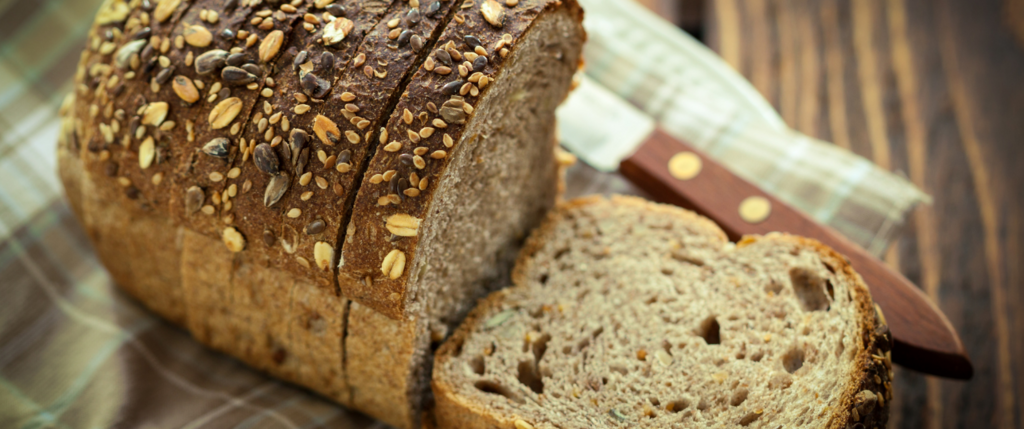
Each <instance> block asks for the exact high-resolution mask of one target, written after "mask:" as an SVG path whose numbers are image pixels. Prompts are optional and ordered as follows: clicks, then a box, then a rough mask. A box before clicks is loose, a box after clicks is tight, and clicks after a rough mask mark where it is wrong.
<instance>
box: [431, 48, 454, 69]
mask: <svg viewBox="0 0 1024 430" xmlns="http://www.w3.org/2000/svg"><path fill="white" fill-rule="evenodd" d="M434 58H437V61H440V62H441V64H444V65H445V66H448V67H451V66H452V56H451V55H448V51H445V50H444V49H438V50H437V51H434Z"/></svg>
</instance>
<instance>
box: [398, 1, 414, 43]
mask: <svg viewBox="0 0 1024 430" xmlns="http://www.w3.org/2000/svg"><path fill="white" fill-rule="evenodd" d="M414 10H415V9H414ZM411 38H412V30H404V31H402V33H401V34H399V35H398V40H397V41H396V42H397V43H398V47H402V46H405V44H406V43H409V39H411Z"/></svg>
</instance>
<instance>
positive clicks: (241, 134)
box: [58, 0, 582, 427]
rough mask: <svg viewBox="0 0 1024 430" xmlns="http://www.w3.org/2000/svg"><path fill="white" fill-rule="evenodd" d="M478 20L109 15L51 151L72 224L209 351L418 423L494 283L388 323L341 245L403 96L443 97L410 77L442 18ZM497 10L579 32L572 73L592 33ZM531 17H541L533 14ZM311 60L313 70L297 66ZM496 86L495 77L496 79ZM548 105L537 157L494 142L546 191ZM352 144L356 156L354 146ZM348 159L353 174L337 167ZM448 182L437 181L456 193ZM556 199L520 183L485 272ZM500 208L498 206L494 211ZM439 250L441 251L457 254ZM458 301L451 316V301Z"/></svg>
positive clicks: (527, 55)
mask: <svg viewBox="0 0 1024 430" xmlns="http://www.w3.org/2000/svg"><path fill="white" fill-rule="evenodd" d="M469 4H471V3H470V2H466V3H461V2H458V1H455V0H447V1H436V2H423V3H420V2H419V1H417V0H394V1H385V0H359V1H356V0H350V1H342V0H338V1H329V0H308V1H303V0H294V1H275V0H194V1H188V0H112V1H110V2H108V3H106V4H105V5H104V9H103V10H101V11H100V13H99V14H98V18H97V23H96V25H95V26H94V28H93V29H92V30H91V31H90V35H89V42H88V44H87V48H86V50H85V51H84V52H83V54H82V58H81V61H80V65H79V69H78V72H77V75H76V91H75V94H74V95H73V96H72V97H70V98H69V99H68V100H67V103H65V107H64V109H62V114H63V115H64V122H63V133H62V135H61V138H60V146H59V148H58V152H59V160H60V166H61V169H60V171H61V179H62V181H63V183H64V185H65V189H66V191H67V194H68V197H69V201H70V203H71V206H72V209H73V210H74V211H75V213H76V214H77V215H78V217H79V219H80V220H81V221H82V224H83V226H84V227H85V229H86V231H87V233H88V234H89V236H90V238H91V239H92V241H93V243H94V245H95V247H96V250H97V254H98V255H99V257H100V259H101V260H102V261H103V263H104V265H106V266H107V268H108V269H109V270H110V272H111V275H112V276H113V278H114V280H115V281H116V282H117V283H118V285H119V286H121V288H123V289H124V290H125V291H127V292H128V293H129V294H131V295H133V296H134V297H136V298H138V299H139V300H140V301H141V302H143V303H144V304H145V305H147V306H148V307H150V308H151V309H153V310H154V311H155V312H157V313H159V314H160V315H162V316H164V317H166V318H167V319H169V320H170V321H173V322H175V323H177V324H181V325H183V326H185V327H186V328H188V329H189V330H190V331H191V332H192V333H193V335H194V336H195V337H196V338H197V339H198V340H200V341H201V342H203V343H206V344H208V345H210V346H211V347H213V348H216V349H218V350H221V351H224V352H226V353H228V354H231V355H233V356H235V357H238V358H239V359H241V360H243V361H245V362H246V363H248V364H249V365H251V366H253V367H255V368H258V369H260V370H263V371H265V372H267V373H270V374H272V375H275V376H277V377H280V378H282V379H285V380H289V381H292V382H295V383H297V384H300V385H303V386H306V387H309V388H311V389H313V390H316V391H317V392H320V393H322V394H323V395H325V396H327V397H329V398H331V399H333V400H335V401H337V402H339V403H341V404H345V405H349V406H352V407H354V408H356V409H359V410H362V411H364V412H367V413H369V414H371V415H373V416H376V417H378V418H380V419H382V420H384V421H386V422H388V423H390V424H392V425H396V426H402V427H405V426H415V425H418V423H419V421H420V418H421V416H422V414H423V407H424V405H426V404H428V403H429V390H428V378H429V375H430V363H431V361H432V360H431V348H430V345H431V342H435V341H439V340H440V337H443V336H444V334H445V333H447V332H448V328H449V326H451V325H453V324H455V323H456V322H457V320H458V317H459V316H460V315H461V314H463V313H465V312H466V310H467V309H468V307H469V306H470V305H471V304H472V302H473V300H475V298H476V296H477V295H479V294H482V293H483V292H484V289H483V287H482V285H484V284H485V283H486V282H487V281H488V279H487V278H488V277H490V276H489V275H490V274H493V269H487V270H488V271H491V272H489V273H475V274H472V276H471V277H472V279H462V280H460V284H459V287H458V288H459V289H461V291H463V292H462V293H460V295H456V296H451V297H448V298H447V299H443V298H441V297H442V295H440V294H434V293H430V294H423V295H421V296H420V298H419V299H418V300H411V301H412V302H414V303H415V304H416V306H417V309H418V310H419V311H418V312H416V313H405V314H401V315H400V314H396V313H394V312H390V313H387V314H382V313H379V312H378V311H377V310H375V308H379V306H375V304H374V303H373V302H372V301H366V303H367V306H363V305H360V304H356V303H353V302H351V301H349V299H348V298H347V297H346V295H345V294H342V293H341V289H340V288H339V285H338V283H337V275H338V273H339V272H337V271H336V270H338V269H337V267H338V263H339V262H340V259H341V255H342V241H343V240H344V239H345V237H346V235H347V234H348V232H349V230H350V229H351V228H353V226H357V225H359V224H360V218H353V221H352V222H349V218H351V214H352V208H353V205H354V204H355V199H356V196H357V194H358V193H359V188H360V185H361V184H362V179H363V173H364V171H366V169H367V168H368V167H367V166H368V165H370V164H371V162H370V160H371V159H372V158H374V157H375V154H376V152H377V147H378V142H379V134H380V133H381V130H382V129H383V128H384V127H385V125H386V124H387V122H388V121H389V119H390V118H392V111H393V110H394V107H395V105H396V104H398V103H400V102H401V97H402V96H403V95H405V94H408V93H410V92H411V93H416V91H413V90H412V88H414V87H415V86H416V85H424V84H426V83H428V82H430V81H429V80H423V79H420V78H416V77H415V76H414V73H415V72H416V71H417V70H420V67H421V65H422V63H423V62H424V59H425V58H426V55H427V54H428V53H429V52H431V47H432V46H433V45H434V44H435V43H436V40H437V38H438V37H439V36H440V35H441V34H442V32H443V31H446V30H445V29H446V28H448V25H449V24H450V23H449V21H453V22H454V20H458V21H461V22H465V23H466V25H480V22H482V21H481V20H482V19H484V18H482V16H481V15H480V13H479V11H478V9H472V10H470V7H468V6H467V5H469ZM339 6H343V7H344V11H342V9H341V8H340V7H339ZM498 6H500V7H501V8H502V10H503V11H504V13H506V14H507V17H508V19H509V21H508V22H522V20H523V19H536V20H538V21H540V20H541V19H540V18H541V17H542V16H550V15H556V14H557V15H560V16H561V18H559V19H560V20H562V21H566V20H574V22H573V23H572V28H571V30H572V34H567V36H570V42H568V44H567V45H566V46H567V47H566V49H568V50H570V51H572V52H568V53H567V55H568V56H569V57H571V58H578V55H579V52H578V51H579V47H580V46H579V44H580V43H582V28H581V27H580V25H579V22H578V20H579V19H580V13H579V9H578V7H577V6H576V5H575V3H573V2H571V1H570V2H567V3H564V4H563V3H558V2H550V4H547V5H546V3H542V2H536V1H535V2H532V3H531V2H522V3H521V6H520V7H519V8H517V7H516V6H515V2H514V1H513V2H507V3H502V4H498ZM413 10H415V11H417V12H412V11H413ZM538 10H543V11H544V12H545V13H544V14H542V16H538V15H537V14H536V12H537V11H538ZM456 12H460V14H461V16H459V17H456ZM417 15H418V16H417ZM470 15H472V16H470ZM520 15H521V16H522V17H525V18H519V16H520ZM343 19H345V20H349V21H350V22H351V29H349V27H348V23H347V22H346V21H343ZM396 19H397V21H396ZM332 20H333V21H332ZM328 27H330V28H328ZM396 29H397V30H398V31H397V33H396V32H395V30H396ZM405 30H409V33H407V34H406V35H403V33H404V32H405ZM339 32H340V33H339ZM506 32H508V33H509V37H511V38H512V39H513V40H516V41H518V40H520V39H522V40H537V39H539V38H544V37H551V35H550V34H540V33H541V32H537V31H532V30H531V28H530V27H529V26H527V25H518V26H509V27H508V28H507V29H506ZM341 33H343V34H344V37H341V36H340V35H339V34H341ZM413 36H416V37H413ZM513 45H514V43H513ZM524 46H537V44H536V43H533V44H532V45H531V44H524ZM417 47H418V48H417ZM414 48H415V49H414ZM216 50H221V51H224V52H223V53H220V52H219V51H216ZM302 52H305V57H306V58H305V59H304V60H305V61H296V58H297V57H299V56H300V55H302ZM509 52H511V55H510V56H509V60H508V61H509V64H510V65H513V64H516V63H522V64H533V63H536V62H537V61H540V60H538V58H539V57H542V56H544V55H546V54H545V53H543V52H542V51H529V50H521V51H516V50H515V49H512V50H511V51H509ZM325 53H330V55H325ZM360 54H363V55H362V56H361V55H360ZM364 56H365V58H363V57H364ZM332 57H333V58H332ZM514 58H518V59H517V60H514V61H513V59H514ZM573 61H575V60H573ZM329 63H333V67H332V65H331V64H329ZM357 63H358V64H359V65H358V66H357ZM367 66H369V67H371V69H366V67H367ZM510 67H512V66H509V67H506V68H510ZM490 70H491V73H493V76H492V77H494V76H502V75H501V73H502V71H501V70H500V69H497V68H494V69H490ZM574 71H575V63H573V64H572V65H571V68H569V67H566V68H564V69H559V70H557V71H554V72H551V73H548V72H545V74H543V76H545V77H546V78H547V79H548V80H550V82H547V81H545V86H544V87H542V88H538V89H537V91H538V93H540V94H542V95H543V98H545V99H546V100H556V101H557V100H561V99H562V98H563V97H564V96H565V92H566V91H567V90H568V82H569V78H570V76H571V74H572V73H573V72H574ZM385 72H386V73H385ZM508 79H509V80H512V79H513V78H511V77H510V78H508ZM324 82H327V83H328V84H329V86H328V87H327V88H326V90H325V89H324V88H323V83H324ZM516 82H517V83H519V84H521V82H520V81H516ZM500 84H501V82H500V80H499V81H498V82H495V83H492V86H494V88H500ZM506 86H507V85H506ZM481 97H482V98H485V97H486V92H485V93H483V94H481ZM555 103H557V102H555ZM485 104H486V103H485ZM302 105H305V106H308V109H307V108H306V107H305V106H302ZM495 106H496V107H497V105H495ZM553 106H554V103H547V104H544V105H543V106H542V107H543V109H545V110H546V112H539V113H538V115H540V116H542V117H543V118H542V121H540V122H539V123H538V124H539V125H538V126H537V127H535V128H527V129H525V130H527V131H528V133H527V134H526V135H525V136H526V137H527V138H528V139H532V140H528V141H524V140H523V139H519V140H516V139H504V138H503V139H495V140H494V141H493V142H491V143H490V145H491V146H489V148H491V149H497V150H498V151H499V152H502V153H505V154H509V153H511V152H512V151H513V149H512V148H507V147H505V146H508V145H518V144H522V145H525V148H526V150H525V151H524V152H523V156H522V157H520V158H518V159H512V160H511V163H512V164H513V165H511V166H509V168H508V169H507V170H508V171H509V172H522V171H524V169H525V167H524V166H529V165H531V164H533V165H537V166H540V167H541V168H542V172H543V173H542V174H541V175H539V176H541V177H545V178H554V177H555V176H556V173H555V172H556V168H555V164H554V162H553V159H554V158H553V155H552V152H551V147H552V143H551V142H553V126H552V121H553V115H552V114H551V112H550V109H553ZM485 111H486V112H487V113H484V112H485ZM500 116H501V112H500V111H498V110H497V108H492V109H490V110H486V109H481V111H479V112H477V113H476V114H475V115H473V116H470V117H469V126H472V125H473V124H474V123H479V124H481V125H480V126H478V127H482V126H483V124H488V123H490V122H492V121H493V120H494V119H495V118H498V117H500ZM318 118H319V120H318ZM324 119H327V120H329V121H330V123H333V124H334V125H335V126H336V127H337V131H336V133H337V136H333V133H332V135H331V136H328V135H327V134H325V133H323V132H324V131H325V130H330V131H334V129H333V127H325V124H328V122H324ZM296 130H303V131H305V133H306V135H307V137H308V139H306V140H305V145H304V146H303V148H305V149H306V150H307V155H306V157H307V162H306V163H305V164H302V165H301V167H300V166H299V164H300V163H299V158H301V157H299V155H301V150H299V151H292V148H296V147H297V146H295V145H296V143H295V141H294V139H293V138H292V136H293V132H295V131H296ZM318 131H319V132H321V133H318ZM353 134H357V135H358V136H357V137H358V139H352V140H351V141H350V140H349V138H350V136H352V135H353ZM321 137H324V138H321ZM336 138H337V139H338V141H335V140H336ZM262 143H266V144H267V145H266V146H260V144H262ZM257 147H259V148H257ZM481 147H483V146H481ZM520 149H521V148H520ZM320 151H323V156H324V157H323V161H321V159H320V157H319V154H320ZM346 151H348V152H347V154H343V153H344V152H346ZM332 156H334V158H331V157H332ZM345 157H348V159H349V162H348V163H347V164H348V166H343V167H342V168H340V169H339V168H338V166H339V165H341V164H344V163H339V162H338V160H343V159H344V158H345ZM454 159H455V160H460V161H456V162H454V163H455V164H466V163H471V162H472V161H473V159H472V158H470V157H468V156H462V157H454ZM274 160H276V161H277V163H276V167H277V169H275V168H274V164H275V163H274ZM497 160H498V159H495V161H497ZM506 162H507V161H506ZM489 169H491V170H490V171H492V172H493V171H494V170H493V169H494V167H489ZM451 171H452V172H453V173H454V172H458V171H459V169H458V168H453V169H451ZM482 171H488V170H486V169H484V170H482ZM306 173H310V175H309V177H308V178H307V179H308V182H306V181H307V179H304V178H303V175H304V174H306ZM285 174H286V175H287V178H286V179H284V178H282V176H283V175H285ZM435 174H436V175H437V177H438V178H440V182H444V181H445V180H449V181H454V182H458V181H460V180H462V179H459V178H453V179H446V178H448V177H449V176H455V175H454V174H447V173H443V172H440V171H438V172H435ZM516 174H517V175H521V173H516ZM275 177H277V178H278V180H277V183H276V184H275V186H276V187H279V188H278V189H281V190H282V192H281V193H280V194H279V195H275V196H274V197H276V198H275V199H272V200H276V202H274V204H269V203H270V202H269V201H268V200H267V199H266V196H267V194H268V193H267V187H268V186H270V185H271V179H272V178H275ZM471 177H472V176H466V177H465V179H469V178H471ZM282 184H286V186H285V185H282ZM554 184H555V182H551V181H549V182H548V183H546V184H544V185H545V186H543V187H541V186H540V184H539V183H538V182H532V183H524V184H523V186H522V187H521V190H520V191H519V196H518V197H517V198H518V199H521V200H524V201H530V202H533V204H532V206H529V207H525V206H524V207H517V206H509V207H508V208H503V210H505V211H509V210H511V212H512V215H510V216H509V217H508V218H502V219H511V220H514V221H515V222H514V223H512V224H510V225H497V226H496V227H494V230H495V231H497V232H498V233H500V234H498V235H497V240H496V241H495V244H494V245H492V246H490V247H488V248H487V249H486V251H487V252H492V253H493V254H494V255H488V256H485V257H486V260H487V261H488V262H495V263H497V264H499V265H500V262H501V261H503V260H508V258H504V257H500V256H498V254H500V252H499V251H498V248H500V247H504V246H506V245H512V246H514V245H515V243H516V237H517V236H518V237H521V236H523V235H525V232H526V230H527V229H528V228H529V227H530V226H531V223H533V222H536V221H538V220H539V215H540V213H542V212H543V210H545V209H546V208H547V207H549V206H550V205H551V204H552V203H553V200H554V198H555V194H556V191H555V188H556V187H555V186H554ZM271 194H273V193H271ZM434 194H436V195H437V196H440V197H435V198H443V199H448V200H456V199H457V195H458V194H459V193H457V192H455V190H452V189H451V187H450V186H449V188H448V190H447V191H443V192H438V191H435V192H434ZM425 205H426V204H425ZM497 208H498V205H497V204H496V203H491V204H489V205H488V206H486V207H485V208H483V210H484V211H492V212H493V211H496V210H497ZM458 213H459V212H457V211H456V212H453V214H458ZM483 213H484V212H481V213H478V214H476V215H475V216H476V217H477V218H480V217H481V216H483V215H481V214H483ZM359 216H362V215H359ZM319 221H322V224H321V223H319ZM370 224H375V223H373V222H368V225H370ZM345 226H347V227H348V228H342V227H345ZM268 232H269V234H268ZM428 243H432V244H433V245H431V247H432V248H433V249H436V248H438V247H440V248H443V247H445V246H448V247H452V246H453V245H451V244H448V242H444V241H435V242H428ZM367 245H368V246H376V245H375V244H371V243H369V242H367ZM504 255H506V256H507V255H513V254H511V253H509V252H507V251H506V252H505V253H504ZM453 267H455V268H459V267H460V266H458V265H455V266H453ZM460 270H461V269H460ZM452 299H456V300H458V301H457V302H455V303H450V302H449V303H441V301H442V300H449V301H450V300H452ZM434 302H438V303H441V304H440V305H437V306H435V305H434ZM382 309H385V310H388V309H389V308H382ZM395 318H398V319H395Z"/></svg>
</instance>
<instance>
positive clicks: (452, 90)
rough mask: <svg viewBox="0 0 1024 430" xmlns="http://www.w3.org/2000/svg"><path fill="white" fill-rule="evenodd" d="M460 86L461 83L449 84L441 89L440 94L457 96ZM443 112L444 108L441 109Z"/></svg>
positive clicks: (453, 82)
mask: <svg viewBox="0 0 1024 430" xmlns="http://www.w3.org/2000/svg"><path fill="white" fill-rule="evenodd" d="M462 84H464V82H462V81H452V82H449V83H447V84H445V85H444V86H443V87H441V92H442V93H444V94H457V93H458V92H459V88H462ZM443 110H444V108H442V111H443ZM446 119H447V118H446Z"/></svg>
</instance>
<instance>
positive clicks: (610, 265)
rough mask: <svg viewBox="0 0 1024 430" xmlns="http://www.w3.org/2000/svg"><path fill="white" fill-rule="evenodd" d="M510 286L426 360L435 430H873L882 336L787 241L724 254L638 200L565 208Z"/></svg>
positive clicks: (836, 283) (869, 310)
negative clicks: (856, 429)
mask: <svg viewBox="0 0 1024 430" xmlns="http://www.w3.org/2000/svg"><path fill="white" fill-rule="evenodd" d="M513 282H514V284H515V285H514V286H513V287H512V288H509V289H506V290H502V291H498V292H495V293H492V294H491V295H490V296H489V297H488V298H487V299H485V300H483V301H481V303H480V305H479V306H478V307H477V308H476V309H475V310H474V311H473V312H472V313H471V314H470V316H469V317H468V318H467V319H466V321H465V322H464V323H463V324H462V325H461V326H460V327H459V329H458V330H457V331H456V332H455V333H454V334H453V335H452V336H451V338H449V339H448V340H447V341H446V342H445V343H444V345H443V346H442V347H441V348H440V349H439V350H438V352H437V355H436V358H435V360H436V361H435V365H434V376H433V380H432V384H433V390H434V394H435V401H436V410H435V413H436V418H437V423H438V424H439V425H440V426H441V427H504V428H511V427H517V428H532V427H557V428H592V427H624V428H631V427H632V428H637V427H643V428H647V427H652V428H659V427H661V428H666V427H698V428H699V427H704V428H707V427H734V428H735V427H771V428H781V427H812V428H813V427H818V428H822V427H851V426H867V427H881V426H884V424H885V421H886V419H887V415H888V405H889V402H890V401H891V399H892V387H891V385H890V384H891V380H892V373H891V372H892V368H891V361H890V353H889V352H890V349H891V346H892V343H891V337H890V336H891V335H890V334H889V332H888V328H887V327H886V325H885V319H884V317H883V316H882V314H881V312H880V311H879V310H878V308H877V307H876V306H874V305H873V302H872V301H871V297H870V295H869V293H868V290H867V288H866V286H865V285H864V283H863V281H862V280H861V278H860V276H858V275H857V274H856V273H855V272H854V271H853V270H852V269H851V268H850V266H849V264H847V263H846V260H845V259H844V258H843V257H842V256H840V255H838V254H836V253H835V252H833V251H832V250H831V249H829V248H827V247H825V246H824V245H821V244H820V243H818V242H816V241H813V240H809V239H803V238H799V237H793V236H788V235H782V234H770V235H768V236H764V237H745V238H744V239H743V240H741V241H740V242H739V243H737V244H735V245H734V244H732V243H730V242H729V241H728V240H727V239H726V236H725V234H724V233H723V232H722V231H721V230H720V229H719V228H718V227H717V226H716V225H715V224H713V223H712V222H711V221H709V220H707V219H705V218H702V217H700V216H697V215H695V214H693V213H691V212H688V211H686V210H682V209H679V208H676V207H671V206H664V205H658V204H653V203H648V202H645V201H643V200H640V199H637V198H632V197H613V198H611V199H610V200H606V199H604V198H599V197H595V198H586V199H580V200H574V201H572V202H569V203H567V204H565V205H564V206H562V207H560V208H559V209H558V210H557V211H553V212H552V214H551V215H550V216H549V217H548V218H547V219H546V221H545V222H544V223H543V225H542V226H541V227H540V228H539V229H538V230H537V231H536V232H534V234H533V235H532V236H531V237H530V239H529V240H528V242H527V244H526V246H525V248H524V249H523V252H522V254H521V255H520V257H519V261H518V262H517V264H516V268H515V271H514V273H513Z"/></svg>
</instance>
